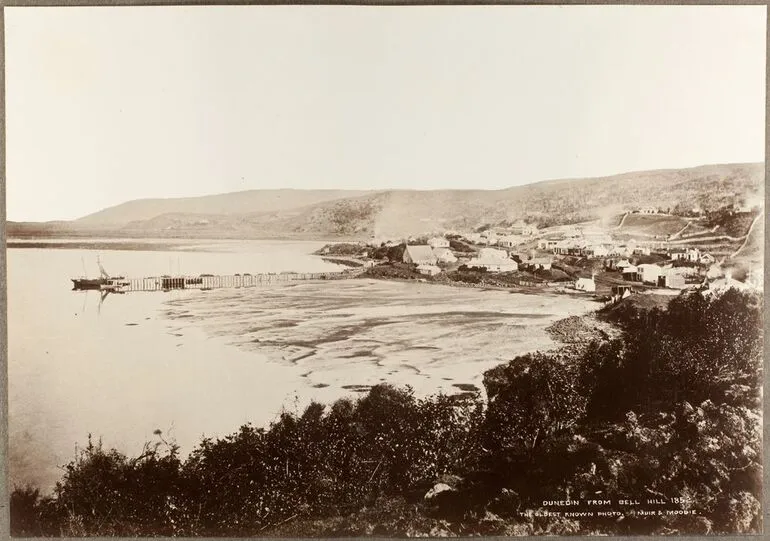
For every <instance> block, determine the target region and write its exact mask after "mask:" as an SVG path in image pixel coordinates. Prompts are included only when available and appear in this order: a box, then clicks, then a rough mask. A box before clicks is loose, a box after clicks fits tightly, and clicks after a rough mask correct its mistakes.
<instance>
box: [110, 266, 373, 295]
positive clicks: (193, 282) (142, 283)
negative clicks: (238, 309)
mask: <svg viewBox="0 0 770 541" xmlns="http://www.w3.org/2000/svg"><path fill="white" fill-rule="evenodd" d="M359 274H360V272H356V271H351V270H345V271H333V272H281V273H260V274H248V273H247V274H225V275H222V274H219V275H214V274H200V275H198V276H153V277H149V278H119V279H113V280H111V282H112V283H110V284H109V285H107V286H106V287H104V288H103V289H106V290H107V289H108V290H110V291H113V292H116V293H129V292H133V291H172V290H178V289H200V290H204V291H205V290H210V289H223V288H239V287H258V286H266V285H271V284H280V283H285V282H295V281H300V280H304V281H310V280H343V279H346V278H353V277H355V276H358V275H359Z"/></svg>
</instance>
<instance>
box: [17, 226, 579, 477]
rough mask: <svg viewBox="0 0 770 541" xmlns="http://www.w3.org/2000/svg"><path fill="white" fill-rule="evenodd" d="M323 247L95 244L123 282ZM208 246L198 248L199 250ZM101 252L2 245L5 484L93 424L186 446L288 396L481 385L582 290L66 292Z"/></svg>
mask: <svg viewBox="0 0 770 541" xmlns="http://www.w3.org/2000/svg"><path fill="white" fill-rule="evenodd" d="M320 246H321V243H308V242H263V241H258V242H257V241H254V242H237V243H235V242H223V243H210V244H209V245H207V246H205V247H200V246H196V247H194V248H193V249H190V248H189V247H188V246H185V249H180V250H177V251H174V252H165V251H143V252H130V251H105V250H101V251H100V252H99V253H100V255H101V261H102V263H103V264H104V266H105V267H106V268H107V270H108V271H110V272H112V273H115V274H118V273H120V274H124V275H126V276H130V277H140V276H148V275H159V274H164V273H177V272H182V273H186V274H200V273H212V274H218V273H222V274H225V273H228V274H232V273H236V272H240V273H243V272H250V273H258V272H281V271H298V272H321V271H329V270H339V267H337V266H336V265H333V264H330V263H327V262H324V261H323V260H321V259H320V258H318V257H314V256H311V255H309V254H310V253H311V252H312V251H314V250H316V249H317V248H319V247H320ZM200 250H205V251H200ZM95 260H96V251H92V250H63V249H9V250H8V302H9V310H8V316H9V317H8V325H9V329H8V331H9V359H8V361H9V363H8V372H9V436H10V461H9V462H10V466H11V482H12V483H23V482H33V483H36V484H38V485H40V486H43V487H44V488H46V489H48V488H50V487H51V486H52V483H53V482H54V481H55V480H56V479H58V478H59V477H60V476H61V473H62V472H61V470H60V469H59V468H58V466H61V465H63V464H65V463H66V462H67V461H69V460H70V459H71V458H72V457H73V456H74V454H75V450H76V445H78V444H79V445H83V444H84V443H85V442H86V439H87V436H88V434H89V433H93V435H94V437H96V438H99V437H101V438H102V439H103V440H104V443H105V445H108V446H114V447H117V448H118V449H120V450H121V451H123V452H125V453H127V454H136V453H138V452H139V451H140V450H141V448H142V445H143V443H144V442H145V441H149V440H151V439H152V438H153V436H152V433H153V431H154V430H155V429H161V430H163V431H164V434H165V435H166V436H167V437H168V436H170V437H173V438H175V439H176V440H177V442H178V443H179V444H180V445H181V446H182V450H183V451H189V450H190V449H191V448H192V447H193V446H194V445H195V444H196V443H197V442H198V441H199V439H200V437H201V436H202V435H204V434H205V435H209V436H222V435H225V434H227V433H230V432H232V431H233V430H235V429H236V428H237V427H238V426H239V425H240V424H243V423H245V422H253V423H256V424H264V423H266V422H269V421H270V420H272V419H274V418H275V417H276V415H277V414H279V413H280V411H281V408H282V407H284V406H285V407H289V408H294V407H297V408H299V407H301V406H302V405H303V404H305V403H306V402H307V401H308V400H310V399H311V398H315V399H318V400H323V401H329V400H333V399H334V398H337V397H339V396H341V395H348V394H355V391H356V389H360V388H365V387H360V386H366V385H373V384H376V383H378V382H380V381H389V382H393V383H396V384H403V383H408V384H410V385H412V386H413V387H414V388H415V390H416V391H417V392H419V393H431V392H436V391H438V390H444V391H457V390H458V389H462V388H469V387H468V385H471V384H478V383H479V377H480V375H481V372H482V371H483V370H484V369H486V368H489V367H490V366H493V365H494V364H496V363H498V362H500V361H502V360H505V359H507V358H510V357H511V356H512V355H514V354H515V353H517V352H521V351H524V350H529V349H535V348H538V347H543V346H547V345H549V344H550V340H549V339H548V337H547V336H546V335H545V333H544V331H543V328H544V327H545V326H546V325H547V324H548V323H549V322H551V321H553V320H554V319H557V318H559V317H563V316H564V315H569V314H572V313H581V312H584V311H586V310H588V309H590V305H589V304H588V303H587V302H586V301H581V300H577V299H567V298H563V297H561V298H557V297H539V296H526V295H512V294H510V293H506V292H499V291H487V292H482V291H476V290H464V289H456V288H448V287H441V286H431V285H428V284H406V283H392V282H378V281H371V280H351V281H342V282H337V281H335V282H317V283H298V284H283V285H280V286H267V287H263V288H258V289H257V288H254V289H252V288H249V289H238V290H234V289H233V290H216V291H209V292H201V291H174V292H169V293H130V294H126V295H110V296H108V297H107V299H106V300H105V302H104V304H103V305H102V306H101V308H100V307H99V292H73V291H71V290H70V288H71V284H70V282H69V278H70V277H77V276H80V275H82V274H83V272H84V271H83V262H84V261H85V264H86V266H87V267H89V268H94V267H95Z"/></svg>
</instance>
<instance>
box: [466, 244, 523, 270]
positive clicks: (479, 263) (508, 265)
mask: <svg viewBox="0 0 770 541" xmlns="http://www.w3.org/2000/svg"><path fill="white" fill-rule="evenodd" d="M468 266H469V267H484V268H485V269H486V270H488V271H493V272H512V271H517V270H519V264H518V263H516V261H514V260H513V259H510V258H509V257H508V253H507V252H505V251H504V250H496V249H495V248H482V249H481V250H479V255H478V257H475V258H473V259H471V260H470V261H469V262H468Z"/></svg>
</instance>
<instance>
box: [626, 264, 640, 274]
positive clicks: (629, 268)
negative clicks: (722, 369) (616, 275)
mask: <svg viewBox="0 0 770 541" xmlns="http://www.w3.org/2000/svg"><path fill="white" fill-rule="evenodd" d="M638 270H639V269H637V268H636V266H634V265H629V266H627V267H626V268H624V269H623V274H626V273H627V272H638Z"/></svg>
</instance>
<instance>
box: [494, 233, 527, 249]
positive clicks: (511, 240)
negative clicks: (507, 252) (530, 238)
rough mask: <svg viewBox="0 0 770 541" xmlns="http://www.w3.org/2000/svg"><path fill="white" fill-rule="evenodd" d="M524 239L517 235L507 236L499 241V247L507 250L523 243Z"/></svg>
mask: <svg viewBox="0 0 770 541" xmlns="http://www.w3.org/2000/svg"><path fill="white" fill-rule="evenodd" d="M522 240H523V239H522V238H521V237H519V236H516V235H505V236H503V237H499V238H498V239H497V245H498V246H503V247H505V248H513V247H514V246H518V245H519V244H521V243H522Z"/></svg>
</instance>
